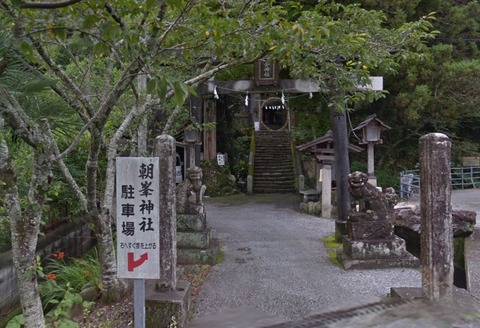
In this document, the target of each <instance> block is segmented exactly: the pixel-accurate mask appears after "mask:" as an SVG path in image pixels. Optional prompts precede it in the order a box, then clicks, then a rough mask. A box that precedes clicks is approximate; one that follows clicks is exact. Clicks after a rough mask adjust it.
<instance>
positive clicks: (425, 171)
mask: <svg viewBox="0 0 480 328" xmlns="http://www.w3.org/2000/svg"><path fill="white" fill-rule="evenodd" d="M450 151H451V143H450V140H449V139H448V137H447V136H446V135H444V134H441V133H430V134H427V135H425V136H423V137H421V138H420V201H421V202H420V203H421V222H422V228H421V231H422V232H421V260H422V286H423V294H424V297H425V298H427V299H429V300H448V299H451V297H452V289H453V232H452V213H451V212H452V206H451V203H450V199H451V192H452V191H451V177H450Z"/></svg>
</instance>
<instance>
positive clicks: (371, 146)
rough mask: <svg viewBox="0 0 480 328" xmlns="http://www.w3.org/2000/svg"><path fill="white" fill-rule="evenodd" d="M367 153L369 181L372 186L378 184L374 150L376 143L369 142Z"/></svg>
mask: <svg viewBox="0 0 480 328" xmlns="http://www.w3.org/2000/svg"><path fill="white" fill-rule="evenodd" d="M367 153H368V161H367V163H368V164H367V165H368V171H367V173H368V183H370V184H371V185H372V186H374V187H376V186H377V178H375V152H374V144H373V143H372V142H369V143H368V144H367Z"/></svg>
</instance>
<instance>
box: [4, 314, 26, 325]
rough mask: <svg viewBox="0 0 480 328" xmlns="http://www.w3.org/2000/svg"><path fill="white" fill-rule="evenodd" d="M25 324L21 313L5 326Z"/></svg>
mask: <svg viewBox="0 0 480 328" xmlns="http://www.w3.org/2000/svg"><path fill="white" fill-rule="evenodd" d="M24 324H25V317H24V315H23V314H20V315H17V316H15V317H14V318H13V319H12V320H10V321H9V322H8V324H7V327H6V328H21V327H22V326H23V325H24Z"/></svg>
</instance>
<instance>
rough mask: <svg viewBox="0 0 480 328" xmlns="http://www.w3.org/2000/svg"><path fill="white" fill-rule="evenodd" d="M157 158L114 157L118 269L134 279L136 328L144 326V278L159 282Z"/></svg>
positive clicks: (124, 275) (119, 272) (119, 274)
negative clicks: (115, 158) (115, 159)
mask: <svg viewBox="0 0 480 328" xmlns="http://www.w3.org/2000/svg"><path fill="white" fill-rule="evenodd" d="M159 186H160V179H159V160H158V157H117V161H116V193H117V206H116V210H117V266H118V273H117V276H118V277H119V278H127V279H135V280H134V300H135V305H134V308H135V328H140V327H145V279H160V255H159V254H160V253H159V251H158V247H159V245H160V233H159V231H160V214H159Z"/></svg>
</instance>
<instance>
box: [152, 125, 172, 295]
mask: <svg viewBox="0 0 480 328" xmlns="http://www.w3.org/2000/svg"><path fill="white" fill-rule="evenodd" d="M155 156H158V157H159V166H160V275H161V279H160V281H159V282H158V283H157V288H161V289H166V290H170V291H171V290H175V287H176V285H177V273H176V272H177V271H176V268H177V217H176V196H175V139H174V138H173V137H171V136H169V135H164V134H163V135H160V136H158V137H157V138H156V140H155Z"/></svg>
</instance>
